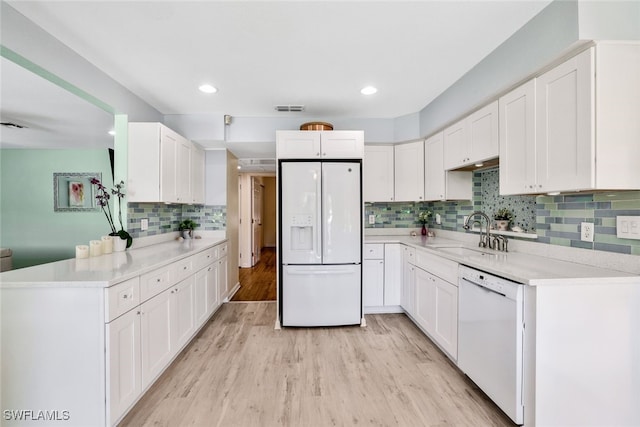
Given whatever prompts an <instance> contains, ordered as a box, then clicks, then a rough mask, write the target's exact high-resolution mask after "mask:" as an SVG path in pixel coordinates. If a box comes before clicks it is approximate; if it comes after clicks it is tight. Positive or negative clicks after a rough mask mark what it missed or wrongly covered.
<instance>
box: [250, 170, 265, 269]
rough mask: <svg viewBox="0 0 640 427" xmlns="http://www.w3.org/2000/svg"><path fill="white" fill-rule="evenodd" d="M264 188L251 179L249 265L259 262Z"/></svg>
mask: <svg viewBox="0 0 640 427" xmlns="http://www.w3.org/2000/svg"><path fill="white" fill-rule="evenodd" d="M263 188H264V186H263V185H262V184H261V183H260V181H259V180H258V179H257V178H256V177H255V176H252V177H251V195H252V196H251V229H252V230H251V257H252V258H251V265H252V266H254V265H256V264H257V263H258V261H260V251H261V250H262V190H263Z"/></svg>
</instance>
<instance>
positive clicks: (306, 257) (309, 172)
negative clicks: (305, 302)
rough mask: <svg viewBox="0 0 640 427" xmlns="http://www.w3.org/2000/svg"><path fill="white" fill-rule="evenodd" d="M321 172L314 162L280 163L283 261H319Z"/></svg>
mask: <svg viewBox="0 0 640 427" xmlns="http://www.w3.org/2000/svg"><path fill="white" fill-rule="evenodd" d="M321 172H322V171H321V168H320V163H318V162H283V163H282V165H281V174H280V186H281V187H280V189H281V191H280V201H281V211H280V218H281V234H282V263H283V264H321V263H322V243H321V242H322V230H321V221H322V218H321V212H320V206H321V202H320V197H321V190H320V185H321Z"/></svg>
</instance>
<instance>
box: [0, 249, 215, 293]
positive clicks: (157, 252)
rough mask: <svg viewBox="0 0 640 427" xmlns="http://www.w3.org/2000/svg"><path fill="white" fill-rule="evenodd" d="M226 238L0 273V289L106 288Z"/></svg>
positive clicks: (128, 251) (63, 261) (65, 261)
mask: <svg viewBox="0 0 640 427" xmlns="http://www.w3.org/2000/svg"><path fill="white" fill-rule="evenodd" d="M226 240H227V239H226V238H202V239H193V240H183V241H177V240H172V241H168V242H164V243H158V244H155V245H152V246H146V247H142V248H139V249H129V250H126V251H125V252H114V253H112V254H107V255H100V256H98V257H94V258H86V259H75V258H71V259H66V260H62V261H57V262H51V263H48V264H41V265H36V266H33V267H27V268H21V269H18V270H12V271H6V272H3V273H0V288H14V287H56V286H58V287H69V286H72V287H86V288H95V287H109V286H112V285H114V284H116V283H119V282H122V281H124V280H128V279H130V278H132V277H135V276H138V275H140V274H144V273H147V272H149V271H152V270H154V269H157V268H159V267H161V266H163V265H167V264H170V263H171V262H174V261H177V260H179V259H182V258H185V257H188V256H190V255H193V254H196V253H198V252H200V251H203V250H205V249H208V248H210V247H213V246H215V245H217V244H219V243H222V242H224V241H226Z"/></svg>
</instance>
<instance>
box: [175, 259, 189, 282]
mask: <svg viewBox="0 0 640 427" xmlns="http://www.w3.org/2000/svg"><path fill="white" fill-rule="evenodd" d="M193 258H194V257H193V256H190V257H188V258H185V259H181V260H180V261H176V262H174V263H173V264H174V265H175V269H176V280H175V282H180V281H182V280H184V279H186V278H187V277H189V276H191V275H192V274H193V273H194V270H193V261H194V259H193ZM175 282H174V283H175Z"/></svg>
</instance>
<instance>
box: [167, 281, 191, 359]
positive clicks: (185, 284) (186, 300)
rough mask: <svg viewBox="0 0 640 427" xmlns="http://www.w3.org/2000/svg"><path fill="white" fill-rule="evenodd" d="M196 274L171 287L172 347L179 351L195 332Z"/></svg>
mask: <svg viewBox="0 0 640 427" xmlns="http://www.w3.org/2000/svg"><path fill="white" fill-rule="evenodd" d="M194 282H195V278H194V276H190V277H188V278H187V279H185V280H183V281H182V282H180V283H178V284H177V285H175V286H173V287H172V288H171V317H170V323H171V349H172V356H173V355H174V354H175V353H177V352H178V351H179V350H180V349H181V348H182V347H183V346H184V345H185V344H186V343H187V342H188V341H189V338H191V335H193V333H194V332H195V328H196V327H195V316H194V307H193V302H194V299H195V298H194Z"/></svg>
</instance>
